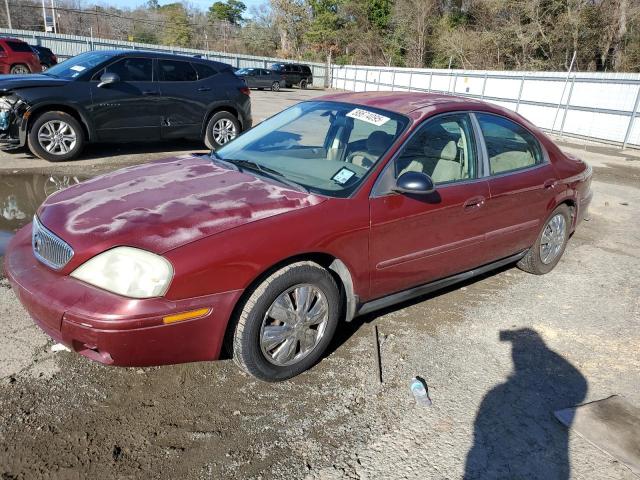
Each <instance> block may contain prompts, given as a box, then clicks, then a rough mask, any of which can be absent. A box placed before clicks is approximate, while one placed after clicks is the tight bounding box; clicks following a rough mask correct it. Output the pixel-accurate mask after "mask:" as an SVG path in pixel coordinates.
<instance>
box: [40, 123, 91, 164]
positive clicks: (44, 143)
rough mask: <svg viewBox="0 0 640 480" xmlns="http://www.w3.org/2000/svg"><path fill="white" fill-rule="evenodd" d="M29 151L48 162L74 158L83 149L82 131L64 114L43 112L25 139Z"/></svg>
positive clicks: (78, 124)
mask: <svg viewBox="0 0 640 480" xmlns="http://www.w3.org/2000/svg"><path fill="white" fill-rule="evenodd" d="M27 142H28V145H29V150H31V152H32V153H33V154H34V155H36V156H38V157H40V158H42V159H43V160H48V161H50V162H63V161H65V160H71V159H73V158H76V157H77V156H78V155H79V154H80V152H81V151H82V148H83V147H84V142H85V140H84V130H83V129H82V126H81V125H80V122H78V121H77V120H76V119H75V118H73V117H72V116H71V115H69V114H68V113H65V112H45V113H43V114H42V115H40V116H38V117H37V118H36V119H35V121H34V122H33V124H32V125H31V128H30V130H29V135H28V137H27Z"/></svg>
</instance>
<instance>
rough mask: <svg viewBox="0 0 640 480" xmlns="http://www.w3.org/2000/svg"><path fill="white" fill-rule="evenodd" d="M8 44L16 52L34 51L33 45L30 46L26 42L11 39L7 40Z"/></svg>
mask: <svg viewBox="0 0 640 480" xmlns="http://www.w3.org/2000/svg"><path fill="white" fill-rule="evenodd" d="M7 45H9V48H10V49H11V50H13V51H14V52H29V53H33V51H32V50H31V47H30V46H29V44H28V43H25V42H13V41H11V40H7Z"/></svg>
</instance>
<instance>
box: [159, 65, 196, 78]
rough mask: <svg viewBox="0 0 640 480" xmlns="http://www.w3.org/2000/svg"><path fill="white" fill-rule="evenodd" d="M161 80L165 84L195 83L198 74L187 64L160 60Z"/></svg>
mask: <svg viewBox="0 0 640 480" xmlns="http://www.w3.org/2000/svg"><path fill="white" fill-rule="evenodd" d="M160 73H161V77H160V78H161V79H162V80H163V81H165V82H195V81H196V80H198V74H197V73H196V71H195V69H194V68H193V67H192V66H191V63H189V62H181V61H179V60H160Z"/></svg>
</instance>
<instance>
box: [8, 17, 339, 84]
mask: <svg viewBox="0 0 640 480" xmlns="http://www.w3.org/2000/svg"><path fill="white" fill-rule="evenodd" d="M0 36H11V37H15V38H20V39H22V40H24V41H25V42H29V43H31V44H32V45H42V46H43V47H47V48H50V49H51V50H52V51H53V53H55V54H56V55H57V56H58V57H60V58H61V59H67V58H69V57H72V56H74V55H78V54H79V53H83V52H86V51H89V50H113V49H133V50H136V49H137V50H151V51H155V52H167V53H177V54H181V55H192V56H193V55H199V56H202V58H208V59H209V60H216V61H218V62H224V63H228V64H229V65H232V66H234V67H238V68H242V67H260V68H268V67H269V65H271V64H272V63H274V62H291V61H292V60H285V59H281V58H272V57H256V56H252V55H241V54H237V53H225V52H217V51H209V50H195V49H192V48H182V47H171V46H165V45H151V44H146V43H136V42H125V41H119V40H108V39H104V38H93V37H82V36H78V35H64V34H52V33H44V32H34V31H30V30H10V29H8V28H0ZM301 63H304V64H305V65H309V66H310V67H311V69H312V72H313V85H314V86H317V87H325V86H326V84H325V82H326V81H327V78H326V74H327V67H326V65H325V64H323V63H313V62H301Z"/></svg>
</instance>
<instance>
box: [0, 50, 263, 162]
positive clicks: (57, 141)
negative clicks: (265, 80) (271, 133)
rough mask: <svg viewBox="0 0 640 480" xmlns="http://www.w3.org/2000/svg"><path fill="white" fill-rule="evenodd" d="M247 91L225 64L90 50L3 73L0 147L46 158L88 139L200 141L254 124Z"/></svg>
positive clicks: (72, 153) (212, 142)
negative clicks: (39, 67) (37, 71)
mask: <svg viewBox="0 0 640 480" xmlns="http://www.w3.org/2000/svg"><path fill="white" fill-rule="evenodd" d="M249 94H250V92H249V89H248V88H247V85H246V83H245V82H244V80H242V79H241V78H238V77H237V76H236V75H234V74H233V71H232V69H231V67H230V66H229V65H227V64H225V63H219V62H212V61H208V60H204V59H198V58H193V57H185V56H180V55H170V54H162V53H156V52H143V51H131V50H128V51H127V50H125V51H122V50H115V51H93V52H87V53H83V54H81V55H78V56H76V57H73V58H70V59H69V60H66V61H65V62H63V63H60V64H58V65H55V66H53V67H51V68H50V69H48V70H47V71H46V72H45V73H43V74H41V75H34V74H31V75H22V76H19V75H0V148H2V149H4V150H9V149H15V148H19V147H22V146H24V145H28V147H29V149H30V150H31V152H32V153H34V154H35V155H37V156H38V157H40V158H43V159H45V160H49V161H62V160H70V159H72V158H75V157H76V156H77V155H78V154H79V153H80V151H81V150H82V147H83V146H84V145H85V144H86V143H87V142H135V141H143V142H156V141H158V140H161V139H176V138H190V139H203V140H204V141H205V143H206V144H207V146H208V147H209V148H217V147H218V146H220V145H223V144H225V143H227V142H228V141H230V140H232V139H233V138H235V137H236V136H237V135H239V134H240V133H241V132H242V131H243V130H247V129H249V128H251V122H252V120H251V100H250V97H249Z"/></svg>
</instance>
